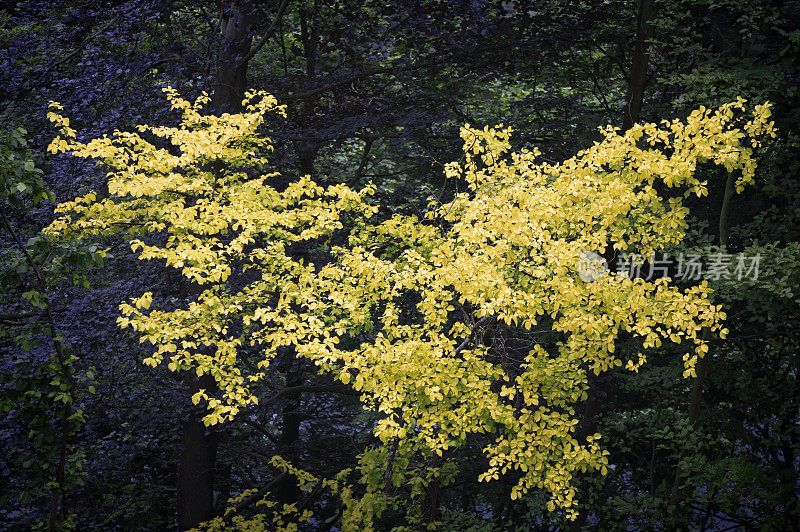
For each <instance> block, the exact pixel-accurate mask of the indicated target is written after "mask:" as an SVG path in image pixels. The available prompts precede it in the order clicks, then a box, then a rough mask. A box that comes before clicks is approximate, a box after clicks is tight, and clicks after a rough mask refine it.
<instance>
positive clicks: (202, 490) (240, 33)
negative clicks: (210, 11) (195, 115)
mask: <svg viewBox="0 0 800 532" xmlns="http://www.w3.org/2000/svg"><path fill="white" fill-rule="evenodd" d="M248 7H249V6H248V5H247V3H245V2H239V1H236V0H234V1H232V2H230V3H229V4H228V5H227V6H224V5H223V7H222V9H221V12H220V34H221V35H220V50H219V56H218V60H217V76H216V83H215V85H214V95H213V97H212V100H211V110H212V112H214V114H216V115H221V114H223V113H236V112H240V111H241V110H242V100H243V99H244V93H245V91H246V90H247V61H246V60H244V58H245V56H246V55H247V54H248V52H249V51H250V45H251V42H252V31H251V29H252V25H251V17H250V16H249V13H248ZM214 170H215V171H223V169H222V168H215V169H214ZM190 378H191V377H190ZM190 388H191V393H192V394H194V393H195V392H197V391H198V390H200V389H206V390H207V391H210V390H214V389H216V383H215V382H214V379H213V378H212V377H210V376H208V375H206V376H203V377H201V378H200V379H194V378H191V382H190ZM209 395H210V394H209ZM202 416H203V413H202V412H192V413H191V414H190V416H189V418H188V419H187V420H185V421H184V423H183V427H182V433H183V434H182V443H183V451H182V454H181V461H180V466H179V471H178V527H179V528H180V530H186V529H189V528H194V527H196V526H197V525H198V524H199V523H201V522H202V521H205V520H207V519H209V518H210V517H211V516H212V515H213V513H214V467H215V462H216V458H217V448H218V446H219V438H218V434H217V433H216V432H214V431H211V430H208V428H207V427H206V426H205V425H204V424H203V421H202Z"/></svg>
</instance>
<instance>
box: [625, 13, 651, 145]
mask: <svg viewBox="0 0 800 532" xmlns="http://www.w3.org/2000/svg"><path fill="white" fill-rule="evenodd" d="M655 13H656V5H655V0H639V22H638V26H637V28H636V45H635V47H634V50H633V64H632V65H631V75H630V79H629V81H628V95H627V96H626V98H625V110H624V113H623V117H622V129H623V130H625V131H627V130H628V129H630V128H631V127H632V126H633V124H635V123H636V120H638V119H639V112H640V111H641V110H642V101H643V100H644V87H645V85H646V83H647V63H648V60H649V57H648V53H647V52H648V51H647V49H648V46H649V45H648V41H649V40H650V39H651V38H652V37H653V27H652V25H651V24H650V23H651V22H652V20H653V17H654V16H655Z"/></svg>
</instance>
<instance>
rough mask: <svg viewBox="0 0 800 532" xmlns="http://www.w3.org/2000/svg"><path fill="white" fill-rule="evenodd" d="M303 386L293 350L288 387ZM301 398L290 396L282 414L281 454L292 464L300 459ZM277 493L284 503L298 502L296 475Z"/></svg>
mask: <svg viewBox="0 0 800 532" xmlns="http://www.w3.org/2000/svg"><path fill="white" fill-rule="evenodd" d="M301 384H303V368H302V366H301V364H300V360H298V359H297V355H296V354H295V352H294V349H292V350H291V352H290V353H289V354H288V359H287V361H286V387H287V388H293V387H295V386H300V385H301ZM300 397H301V396H300V394H297V395H292V396H290V398H289V399H288V400H287V401H286V404H285V406H284V407H283V413H282V422H283V423H282V425H283V426H282V428H281V439H280V454H281V456H283V458H285V459H286V460H288V461H289V462H292V463H294V462H296V461H297V459H298V455H297V452H296V451H297V440H298V439H299V438H300V423H301V422H302V420H303V417H302V415H301V414H300V412H299V411H298V410H299V409H300V405H301V402H300ZM275 493H276V494H277V497H278V499H279V500H280V501H281V502H283V503H287V504H291V503H294V502H298V498H299V496H300V488H299V487H298V485H297V478H296V477H294V475H286V476H285V477H284V478H283V479H282V480H281V481H280V482H279V483H278V485H277V486H276V488H275Z"/></svg>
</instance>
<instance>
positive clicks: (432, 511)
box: [422, 453, 444, 530]
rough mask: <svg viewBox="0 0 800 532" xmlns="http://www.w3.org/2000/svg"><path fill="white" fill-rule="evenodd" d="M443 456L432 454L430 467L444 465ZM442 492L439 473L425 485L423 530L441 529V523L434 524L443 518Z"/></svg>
mask: <svg viewBox="0 0 800 532" xmlns="http://www.w3.org/2000/svg"><path fill="white" fill-rule="evenodd" d="M443 462H444V460H442V457H441V456H439V455H437V454H435V453H434V454H432V455H431V457H430V458H429V459H428V469H439V468H441V467H442V463H443ZM441 505H442V492H441V485H440V483H439V476H438V474H437V475H436V476H435V477H434V478H432V479H430V481H428V484H427V485H426V486H425V495H424V497H423V499H422V530H441V525H436V526H434V523H439V522H441V520H442V510H441Z"/></svg>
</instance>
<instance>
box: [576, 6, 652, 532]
mask: <svg viewBox="0 0 800 532" xmlns="http://www.w3.org/2000/svg"><path fill="white" fill-rule="evenodd" d="M654 16H655V0H640V2H639V16H638V25H637V28H636V45H635V49H634V51H633V64H632V65H631V73H630V80H629V83H628V94H627V96H626V97H625V112H624V113H623V117H622V130H623V131H627V130H629V129H630V128H631V127H633V124H635V123H636V121H637V120H638V119H639V113H640V112H641V110H642V102H643V100H644V88H645V84H646V81H647V64H648V56H647V46H648V44H647V41H648V40H649V39H651V38H652V36H653V30H652V27H651V26H650V22H651V21H652V20H653V17H654ZM610 251H611V248H609V252H610ZM605 258H606V260H607V261H608V263H609V264H611V262H612V260H613V255H609V256H606V257H605ZM610 380H611V378H610V376H609V375H608V374H605V375H598V376H594V375H591V374H590V375H589V376H588V378H587V385H588V389H587V391H586V394H587V398H586V402H585V403H584V407H583V415H582V416H581V420H580V422H579V423H578V428H577V433H576V438H577V440H578V441H582V440H585V438H586V437H587V436H591V435H592V434H594V432H595V427H596V425H597V423H596V417H597V415H598V414H599V413H600V410H601V408H602V400H603V399H604V398H605V397H606V396H607V395H608V390H607V387H608V385H609V382H610ZM580 491H581V493H582V495H579V503H578V516H577V517H576V518H575V521H573V522H572V524H571V525H570V527H569V529H570V531H573V532H575V531H579V530H583V528H584V527H585V526H586V521H587V519H588V517H589V514H588V512H587V511H586V497H585V493H583V492H585V490H583V489H581V490H580Z"/></svg>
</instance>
